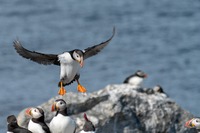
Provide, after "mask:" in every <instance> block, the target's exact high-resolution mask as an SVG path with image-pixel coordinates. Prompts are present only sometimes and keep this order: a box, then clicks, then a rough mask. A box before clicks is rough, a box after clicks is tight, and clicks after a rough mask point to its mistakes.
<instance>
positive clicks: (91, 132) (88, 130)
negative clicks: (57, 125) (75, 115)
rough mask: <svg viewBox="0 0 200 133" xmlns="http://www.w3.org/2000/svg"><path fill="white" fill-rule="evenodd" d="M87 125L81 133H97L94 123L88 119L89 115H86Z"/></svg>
mask: <svg viewBox="0 0 200 133" xmlns="http://www.w3.org/2000/svg"><path fill="white" fill-rule="evenodd" d="M84 119H85V124H84V126H83V130H81V131H80V132H79V133H95V127H94V125H93V124H92V122H91V121H90V120H89V119H88V118H87V115H86V114H85V113H84Z"/></svg>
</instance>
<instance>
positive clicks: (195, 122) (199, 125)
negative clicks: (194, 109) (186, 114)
mask: <svg viewBox="0 0 200 133" xmlns="http://www.w3.org/2000/svg"><path fill="white" fill-rule="evenodd" d="M185 127H187V128H196V129H200V118H193V119H191V120H189V121H187V122H186V123H185Z"/></svg>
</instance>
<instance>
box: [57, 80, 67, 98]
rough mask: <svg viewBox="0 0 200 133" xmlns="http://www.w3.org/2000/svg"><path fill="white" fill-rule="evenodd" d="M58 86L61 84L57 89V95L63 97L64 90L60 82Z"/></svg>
mask: <svg viewBox="0 0 200 133" xmlns="http://www.w3.org/2000/svg"><path fill="white" fill-rule="evenodd" d="M60 84H61V85H60V89H59V91H58V94H59V95H61V96H63V95H65V93H66V90H65V88H64V87H63V85H62V82H61V83H60Z"/></svg>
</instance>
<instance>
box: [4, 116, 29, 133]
mask: <svg viewBox="0 0 200 133" xmlns="http://www.w3.org/2000/svg"><path fill="white" fill-rule="evenodd" d="M7 123H8V125H7V133H32V132H31V131H29V130H28V129H26V128H23V127H20V126H19V125H18V123H17V119H16V117H15V116H14V115H10V116H8V117H7Z"/></svg>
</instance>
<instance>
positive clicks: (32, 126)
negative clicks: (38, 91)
mask: <svg viewBox="0 0 200 133" xmlns="http://www.w3.org/2000/svg"><path fill="white" fill-rule="evenodd" d="M26 114H27V115H29V116H31V119H30V121H29V124H28V130H30V131H31V132H33V133H51V132H50V130H49V127H48V126H47V124H46V123H45V122H44V111H43V110H42V109H41V108H28V109H27V110H26Z"/></svg>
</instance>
